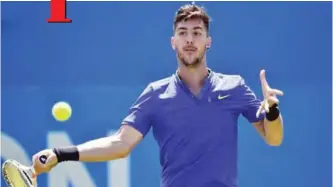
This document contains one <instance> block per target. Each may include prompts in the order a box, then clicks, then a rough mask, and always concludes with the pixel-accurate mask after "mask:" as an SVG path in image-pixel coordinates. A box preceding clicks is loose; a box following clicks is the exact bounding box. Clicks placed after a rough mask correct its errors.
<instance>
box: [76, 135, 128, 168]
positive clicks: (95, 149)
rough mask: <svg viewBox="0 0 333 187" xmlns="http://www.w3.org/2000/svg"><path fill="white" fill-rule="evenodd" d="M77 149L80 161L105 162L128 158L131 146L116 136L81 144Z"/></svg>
mask: <svg viewBox="0 0 333 187" xmlns="http://www.w3.org/2000/svg"><path fill="white" fill-rule="evenodd" d="M77 149H78V151H79V160H80V161H83V162H104V161H109V160H115V159H119V158H124V157H126V156H127V154H128V153H129V151H130V146H129V145H127V144H126V143H125V142H124V141H121V140H120V138H119V137H118V136H117V135H114V136H110V137H105V138H100V139H96V140H92V141H89V142H86V143H83V144H80V145H78V146H77Z"/></svg>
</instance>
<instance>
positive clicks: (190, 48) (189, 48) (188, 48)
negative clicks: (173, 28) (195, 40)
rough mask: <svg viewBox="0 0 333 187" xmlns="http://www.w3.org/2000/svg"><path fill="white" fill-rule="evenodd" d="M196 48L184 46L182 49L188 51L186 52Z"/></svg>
mask: <svg viewBox="0 0 333 187" xmlns="http://www.w3.org/2000/svg"><path fill="white" fill-rule="evenodd" d="M196 50H197V48H195V47H185V48H184V51H188V52H194V51H196Z"/></svg>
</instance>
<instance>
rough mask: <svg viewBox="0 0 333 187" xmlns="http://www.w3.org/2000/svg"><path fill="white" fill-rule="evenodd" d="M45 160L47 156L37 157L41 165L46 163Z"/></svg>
mask: <svg viewBox="0 0 333 187" xmlns="http://www.w3.org/2000/svg"><path fill="white" fill-rule="evenodd" d="M46 160H47V156H46V155H42V156H40V157H39V161H40V162H41V163H42V164H45V163H46Z"/></svg>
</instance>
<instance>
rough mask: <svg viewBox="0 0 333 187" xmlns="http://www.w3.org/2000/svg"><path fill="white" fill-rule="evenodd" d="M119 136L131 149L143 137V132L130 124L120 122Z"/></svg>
mask: <svg viewBox="0 0 333 187" xmlns="http://www.w3.org/2000/svg"><path fill="white" fill-rule="evenodd" d="M119 138H120V140H121V141H122V142H125V143H126V144H127V145H129V146H130V148H131V149H132V148H133V147H135V146H136V145H137V144H138V143H139V142H140V141H141V140H142V139H143V134H142V133H141V132H140V131H138V130H137V129H135V128H134V127H132V126H131V125H129V124H127V123H122V125H121V127H120V129H119Z"/></svg>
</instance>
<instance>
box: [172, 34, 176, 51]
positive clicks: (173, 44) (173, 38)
mask: <svg viewBox="0 0 333 187" xmlns="http://www.w3.org/2000/svg"><path fill="white" fill-rule="evenodd" d="M171 47H172V49H173V50H175V49H176V45H175V37H173V36H172V37H171Z"/></svg>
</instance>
